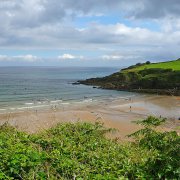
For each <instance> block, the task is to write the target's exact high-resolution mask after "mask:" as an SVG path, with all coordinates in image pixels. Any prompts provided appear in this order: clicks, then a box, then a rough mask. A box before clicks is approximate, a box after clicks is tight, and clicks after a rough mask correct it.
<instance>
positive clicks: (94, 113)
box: [0, 95, 180, 138]
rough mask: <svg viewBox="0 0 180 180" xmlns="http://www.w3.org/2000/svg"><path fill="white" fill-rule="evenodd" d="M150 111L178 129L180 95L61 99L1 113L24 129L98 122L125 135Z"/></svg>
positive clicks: (2, 118)
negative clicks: (35, 107)
mask: <svg viewBox="0 0 180 180" xmlns="http://www.w3.org/2000/svg"><path fill="white" fill-rule="evenodd" d="M149 115H154V116H158V117H159V116H161V117H167V118H168V122H167V123H166V125H165V126H164V128H167V129H175V130H178V129H179V128H178V126H179V125H180V121H179V120H178V118H179V117H180V98H179V97H176V96H157V95H142V96H137V97H136V96H135V97H132V98H118V99H113V100H111V99H107V100H102V101H92V102H91V101H87V102H84V103H74V104H69V103H61V104H54V105H51V106H49V107H46V108H44V109H43V108H41V109H32V108H26V109H22V110H21V111H9V112H5V113H1V114H0V124H1V125H2V124H3V123H5V122H8V123H9V124H11V125H13V126H14V127H17V128H18V129H19V130H21V131H25V132H29V133H36V132H40V131H42V130H44V129H48V128H50V127H53V126H55V125H56V124H58V123H62V122H77V121H80V122H92V123H93V122H96V121H100V122H102V123H103V124H104V126H105V127H108V128H115V129H117V130H118V131H117V132H116V133H115V134H114V135H112V136H116V137H119V138H125V136H126V135H128V134H130V133H132V132H134V131H136V130H137V129H139V128H140V127H139V126H138V125H136V124H134V123H132V121H136V120H139V119H143V118H146V117H147V116H149Z"/></svg>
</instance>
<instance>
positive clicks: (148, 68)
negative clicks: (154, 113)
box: [79, 59, 180, 95]
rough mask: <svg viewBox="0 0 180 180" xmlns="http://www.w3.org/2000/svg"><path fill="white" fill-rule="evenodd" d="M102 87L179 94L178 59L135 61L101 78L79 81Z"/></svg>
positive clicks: (179, 63) (179, 71)
mask: <svg viewBox="0 0 180 180" xmlns="http://www.w3.org/2000/svg"><path fill="white" fill-rule="evenodd" d="M79 83H81V84H86V85H93V86H98V87H100V88H104V89H115V90H125V91H136V92H146V93H158V94H167V95H180V59H178V60H174V61H169V62H161V63H152V64H151V63H150V62H148V61H147V62H146V63H137V64H136V65H132V66H130V67H128V68H125V69H122V70H121V71H119V72H117V73H114V74H112V75H109V76H106V77H103V78H91V79H86V80H84V81H79Z"/></svg>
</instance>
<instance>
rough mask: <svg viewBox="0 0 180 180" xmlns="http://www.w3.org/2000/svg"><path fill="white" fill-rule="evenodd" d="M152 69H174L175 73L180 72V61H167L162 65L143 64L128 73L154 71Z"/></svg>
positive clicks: (161, 63)
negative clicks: (145, 70)
mask: <svg viewBox="0 0 180 180" xmlns="http://www.w3.org/2000/svg"><path fill="white" fill-rule="evenodd" d="M152 68H162V69H172V70H173V71H180V59H178V60H175V61H167V62H160V63H151V64H142V65H139V66H136V65H135V67H134V68H132V69H129V70H128V71H139V70H143V69H152Z"/></svg>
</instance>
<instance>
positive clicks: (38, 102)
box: [0, 67, 135, 113]
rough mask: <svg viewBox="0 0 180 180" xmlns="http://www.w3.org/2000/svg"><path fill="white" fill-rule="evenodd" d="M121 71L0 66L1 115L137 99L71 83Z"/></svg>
mask: <svg viewBox="0 0 180 180" xmlns="http://www.w3.org/2000/svg"><path fill="white" fill-rule="evenodd" d="M119 70H120V68H112V67H0V113H2V112H4V111H9V110H21V109H26V108H38V107H39V108H41V107H46V106H50V105H53V104H69V103H75V102H82V103H84V102H90V101H97V100H102V99H108V98H112V99H116V98H117V97H118V98H119V97H120V98H121V97H122V98H126V97H131V96H134V95H135V93H131V92H123V91H115V90H103V89H98V88H93V87H92V86H86V85H73V84H72V83H73V82H76V81H77V80H83V79H87V78H93V77H103V76H107V75H110V74H112V73H114V72H117V71H119Z"/></svg>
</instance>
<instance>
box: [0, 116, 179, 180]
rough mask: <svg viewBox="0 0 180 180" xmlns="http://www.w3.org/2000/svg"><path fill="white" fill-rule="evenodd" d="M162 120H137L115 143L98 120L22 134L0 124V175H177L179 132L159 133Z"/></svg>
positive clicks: (142, 177)
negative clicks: (127, 136) (127, 137)
mask: <svg viewBox="0 0 180 180" xmlns="http://www.w3.org/2000/svg"><path fill="white" fill-rule="evenodd" d="M163 121H164V119H157V118H154V117H149V118H147V119H146V120H143V121H138V122H137V123H140V124H141V125H143V126H144V128H143V129H141V130H139V131H137V132H135V133H134V134H132V135H130V136H131V138H132V137H133V138H135V141H133V142H132V141H130V142H123V143H120V142H118V141H117V140H110V139H107V138H106V137H105V134H106V133H107V132H112V131H114V130H112V129H106V128H104V127H103V126H102V124H100V123H95V124H89V123H76V124H71V123H66V124H59V125H57V126H56V127H54V128H51V129H49V130H47V131H45V132H42V133H40V134H34V135H28V134H26V133H23V132H19V131H17V130H16V129H15V128H13V127H10V126H9V125H7V124H5V125H3V126H1V127H0V179H27V180H28V179H178V177H179V171H178V167H179V160H180V159H179V149H180V148H179V136H178V135H177V133H176V132H159V131H157V130H156V127H157V126H158V125H160V124H161V123H162V122H163Z"/></svg>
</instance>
